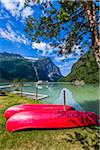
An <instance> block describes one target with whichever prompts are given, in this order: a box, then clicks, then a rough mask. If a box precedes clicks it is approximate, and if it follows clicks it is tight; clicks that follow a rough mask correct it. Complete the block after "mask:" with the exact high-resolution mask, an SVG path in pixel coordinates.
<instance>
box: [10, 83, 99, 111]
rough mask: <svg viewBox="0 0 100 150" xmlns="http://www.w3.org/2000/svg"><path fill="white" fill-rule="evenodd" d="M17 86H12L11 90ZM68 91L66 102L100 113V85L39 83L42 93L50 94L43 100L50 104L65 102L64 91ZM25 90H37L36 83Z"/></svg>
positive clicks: (39, 89)
mask: <svg viewBox="0 0 100 150" xmlns="http://www.w3.org/2000/svg"><path fill="white" fill-rule="evenodd" d="M12 90H15V88H11V91H12ZM64 90H65V91H66V104H67V105H71V106H73V107H75V108H76V109H78V110H82V111H83V110H85V111H93V112H95V113H97V114H99V85H92V84H90V85H84V86H74V85H70V84H66V83H58V82H56V83H49V84H48V85H38V92H39V93H40V94H45V95H48V96H49V97H48V98H45V99H42V100H41V102H43V103H49V104H63V91H64ZM23 92H30V93H32V92H33V93H35V92H36V86H35V83H30V86H24V88H23Z"/></svg>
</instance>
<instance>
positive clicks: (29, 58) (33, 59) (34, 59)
mask: <svg viewBox="0 0 100 150" xmlns="http://www.w3.org/2000/svg"><path fill="white" fill-rule="evenodd" d="M25 58H26V59H28V60H31V61H37V60H38V59H39V58H36V57H35V58H33V57H25Z"/></svg>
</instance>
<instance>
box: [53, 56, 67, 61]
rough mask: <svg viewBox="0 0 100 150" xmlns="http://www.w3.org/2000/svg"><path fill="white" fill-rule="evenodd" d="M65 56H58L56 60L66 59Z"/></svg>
mask: <svg viewBox="0 0 100 150" xmlns="http://www.w3.org/2000/svg"><path fill="white" fill-rule="evenodd" d="M65 58H66V57H65V56H61V57H56V58H55V60H56V61H63V60H65Z"/></svg>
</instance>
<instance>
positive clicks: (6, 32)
mask: <svg viewBox="0 0 100 150" xmlns="http://www.w3.org/2000/svg"><path fill="white" fill-rule="evenodd" d="M0 36H1V37H2V38H6V39H8V40H10V41H13V42H18V43H23V44H25V45H28V44H29V41H28V40H27V38H26V37H25V36H24V35H23V34H21V33H19V32H18V31H16V32H14V31H13V30H12V28H11V27H10V26H9V25H7V29H2V28H0Z"/></svg>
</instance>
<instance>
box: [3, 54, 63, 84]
mask: <svg viewBox="0 0 100 150" xmlns="http://www.w3.org/2000/svg"><path fill="white" fill-rule="evenodd" d="M61 77H62V75H61V73H60V71H59V68H58V67H57V66H56V65H55V64H54V63H53V62H52V61H51V59H50V58H44V59H39V60H37V61H35V62H32V61H31V60H30V61H29V60H28V59H25V58H24V57H22V56H21V55H18V54H12V53H0V81H12V80H15V79H25V80H27V81H37V80H43V81H46V80H48V81H57V80H58V79H60V78H61Z"/></svg>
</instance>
